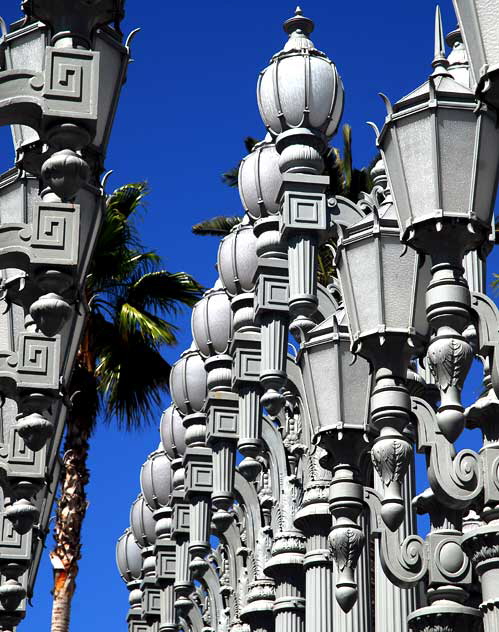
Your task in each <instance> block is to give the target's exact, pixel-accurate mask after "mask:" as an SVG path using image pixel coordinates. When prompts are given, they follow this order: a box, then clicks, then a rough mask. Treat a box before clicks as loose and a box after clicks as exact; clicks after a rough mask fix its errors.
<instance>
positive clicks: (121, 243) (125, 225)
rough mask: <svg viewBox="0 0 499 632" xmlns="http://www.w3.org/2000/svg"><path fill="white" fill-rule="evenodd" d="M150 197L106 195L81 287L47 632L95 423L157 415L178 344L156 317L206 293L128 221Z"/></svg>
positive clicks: (71, 559)
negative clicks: (84, 308)
mask: <svg viewBox="0 0 499 632" xmlns="http://www.w3.org/2000/svg"><path fill="white" fill-rule="evenodd" d="M146 194H147V186H146V184H145V183H138V184H127V185H125V186H123V187H121V188H119V189H117V190H116V191H115V192H114V193H113V194H112V195H110V196H109V197H108V199H107V203H106V212H105V217H104V221H103V226H102V229H101V233H100V236H99V239H98V242H97V246H96V250H95V254H94V257H93V260H92V263H91V267H90V271H89V274H88V277H87V281H86V286H85V294H86V297H85V298H86V300H87V303H88V306H89V311H90V313H89V316H88V319H87V321H86V325H85V329H84V333H83V338H82V342H81V344H80V347H79V350H78V354H77V358H76V367H75V370H74V373H73V376H72V379H71V383H70V385H69V393H68V395H69V399H70V402H71V406H70V409H69V412H68V417H67V425H66V437H65V445H64V457H63V476H62V483H61V496H60V498H59V500H58V505H57V511H56V523H55V528H54V538H55V548H54V550H53V551H52V553H51V560H52V565H53V568H54V589H53V596H54V601H53V610H52V632H68V630H69V619H70V610H71V599H72V596H73V593H74V590H75V580H76V576H77V574H78V560H79V559H80V557H81V548H82V543H81V527H82V523H83V520H84V518H85V513H86V510H87V500H86V495H85V486H86V484H87V483H88V480H89V475H90V473H89V470H88V467H87V457H88V449H89V440H90V439H91V436H92V432H93V430H94V428H95V425H96V421H97V418H98V417H103V418H104V419H106V420H107V421H109V420H111V419H116V420H117V422H118V424H119V427H121V428H124V429H125V430H126V429H130V428H135V427H138V426H139V425H140V424H141V423H142V422H143V421H144V420H147V419H148V418H150V417H151V415H152V414H153V413H154V412H155V411H156V410H157V407H158V406H159V405H160V403H161V395H162V393H163V392H164V390H165V389H167V388H168V379H169V375H170V368H171V367H170V365H169V364H168V362H166V360H165V359H164V358H163V357H162V355H161V349H162V347H163V345H174V344H175V343H176V337H175V329H176V328H175V326H174V325H173V324H172V323H171V322H169V321H167V320H165V319H164V318H163V317H162V314H163V315H164V314H168V315H175V314H176V313H177V312H178V310H179V309H181V308H182V307H183V306H187V307H192V306H193V305H194V303H195V302H196V301H197V300H198V299H199V298H200V296H201V292H202V288H201V287H200V285H199V284H198V283H197V282H196V281H194V279H193V278H192V277H191V276H189V275H188V274H186V273H184V272H178V273H176V274H171V273H170V272H167V271H166V270H163V269H162V267H161V259H160V257H159V256H158V255H157V254H156V253H155V252H151V251H148V250H146V248H145V247H144V245H143V243H142V241H141V240H140V237H139V234H138V232H137V228H136V225H135V223H134V220H135V219H136V217H137V215H138V212H139V210H140V209H141V208H143V201H144V196H145V195H146Z"/></svg>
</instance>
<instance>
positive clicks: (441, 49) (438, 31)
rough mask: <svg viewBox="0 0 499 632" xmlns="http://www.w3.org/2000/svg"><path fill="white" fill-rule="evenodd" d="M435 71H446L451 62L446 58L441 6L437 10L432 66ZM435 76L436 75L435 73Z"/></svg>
mask: <svg viewBox="0 0 499 632" xmlns="http://www.w3.org/2000/svg"><path fill="white" fill-rule="evenodd" d="M431 65H432V66H433V68H434V69H435V70H437V69H440V70H442V69H443V70H444V71H446V70H447V68H448V66H449V62H448V61H447V58H446V56H445V39H444V29H443V25H442V14H441V12H440V6H439V5H438V4H437V6H436V8H435V53H434V56H433V62H432V64H431ZM434 74H435V73H434Z"/></svg>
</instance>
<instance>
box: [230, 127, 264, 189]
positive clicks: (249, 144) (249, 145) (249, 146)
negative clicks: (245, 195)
mask: <svg viewBox="0 0 499 632" xmlns="http://www.w3.org/2000/svg"><path fill="white" fill-rule="evenodd" d="M257 143H258V140H257V139H256V138H253V137H252V136H246V138H245V139H244V146H245V148H246V151H247V152H248V154H249V153H251V152H252V151H253V148H254V146H255V145H256V144H257ZM240 166H241V161H239V162H238V163H237V165H236V166H235V167H232V169H229V170H228V171H225V173H222V182H223V183H224V184H226V185H227V186H229V187H237V184H238V178H239V168H240Z"/></svg>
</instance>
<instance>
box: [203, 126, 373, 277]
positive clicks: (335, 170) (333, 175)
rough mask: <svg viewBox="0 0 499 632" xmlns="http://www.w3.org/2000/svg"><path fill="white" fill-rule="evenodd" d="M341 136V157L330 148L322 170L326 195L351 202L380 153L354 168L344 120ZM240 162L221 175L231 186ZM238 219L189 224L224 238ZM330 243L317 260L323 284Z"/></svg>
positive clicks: (249, 143) (249, 144) (367, 184)
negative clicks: (366, 164)
mask: <svg viewBox="0 0 499 632" xmlns="http://www.w3.org/2000/svg"><path fill="white" fill-rule="evenodd" d="M342 135H343V156H342V155H341V153H340V150H339V149H337V148H336V147H331V148H330V149H329V150H328V152H327V154H326V156H325V160H324V163H325V169H324V173H325V174H326V175H328V176H329V187H328V194H329V195H342V196H344V197H346V198H348V199H349V200H352V202H357V200H358V199H359V196H360V194H361V192H362V191H367V192H369V191H370V190H371V189H372V186H373V183H372V179H371V169H372V168H373V167H374V165H375V164H376V163H377V162H378V160H379V158H380V156H379V154H376V156H375V157H374V159H373V160H372V161H371V162H370V164H369V165H368V166H367V167H363V168H362V169H356V168H355V167H354V166H353V160H352V128H351V126H350V125H348V124H347V123H346V124H345V125H343V128H342ZM244 144H245V147H246V150H247V151H248V152H250V151H251V150H252V149H253V147H254V146H255V145H256V140H255V139H254V138H251V137H249V136H248V137H247V138H245V139H244ZM240 164H241V163H239V164H238V165H237V166H236V167H233V168H232V169H229V171H227V172H225V173H224V174H222V181H223V182H224V183H225V184H227V185H228V186H230V187H235V186H237V177H238V173H239V166H240ZM241 220H242V216H241V215H230V216H227V215H217V216H216V217H212V218H211V219H207V220H204V221H202V222H199V223H198V224H195V225H194V226H193V227H192V232H193V233H194V234H195V235H212V236H216V237H224V236H225V235H227V234H228V233H230V231H231V230H232V228H234V226H237V225H238V224H239V223H240V222H241ZM330 246H334V241H333V240H331V241H329V242H328V243H326V244H323V245H322V246H321V247H320V250H319V256H318V261H317V264H318V265H317V278H318V281H319V282H320V283H323V284H324V285H327V284H328V283H330V282H331V279H332V278H333V276H334V266H333V254H332V249H331V247H330Z"/></svg>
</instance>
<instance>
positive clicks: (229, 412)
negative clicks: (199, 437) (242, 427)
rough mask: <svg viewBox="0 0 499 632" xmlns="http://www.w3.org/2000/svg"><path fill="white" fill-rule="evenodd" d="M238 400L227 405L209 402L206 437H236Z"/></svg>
mask: <svg viewBox="0 0 499 632" xmlns="http://www.w3.org/2000/svg"><path fill="white" fill-rule="evenodd" d="M238 416H239V406H238V402H237V401H236V402H235V406H234V403H233V402H229V405H227V406H220V405H218V406H216V405H213V404H211V406H210V416H209V419H208V431H207V438H209V437H219V438H224V437H225V438H229V439H230V438H237V420H238Z"/></svg>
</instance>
